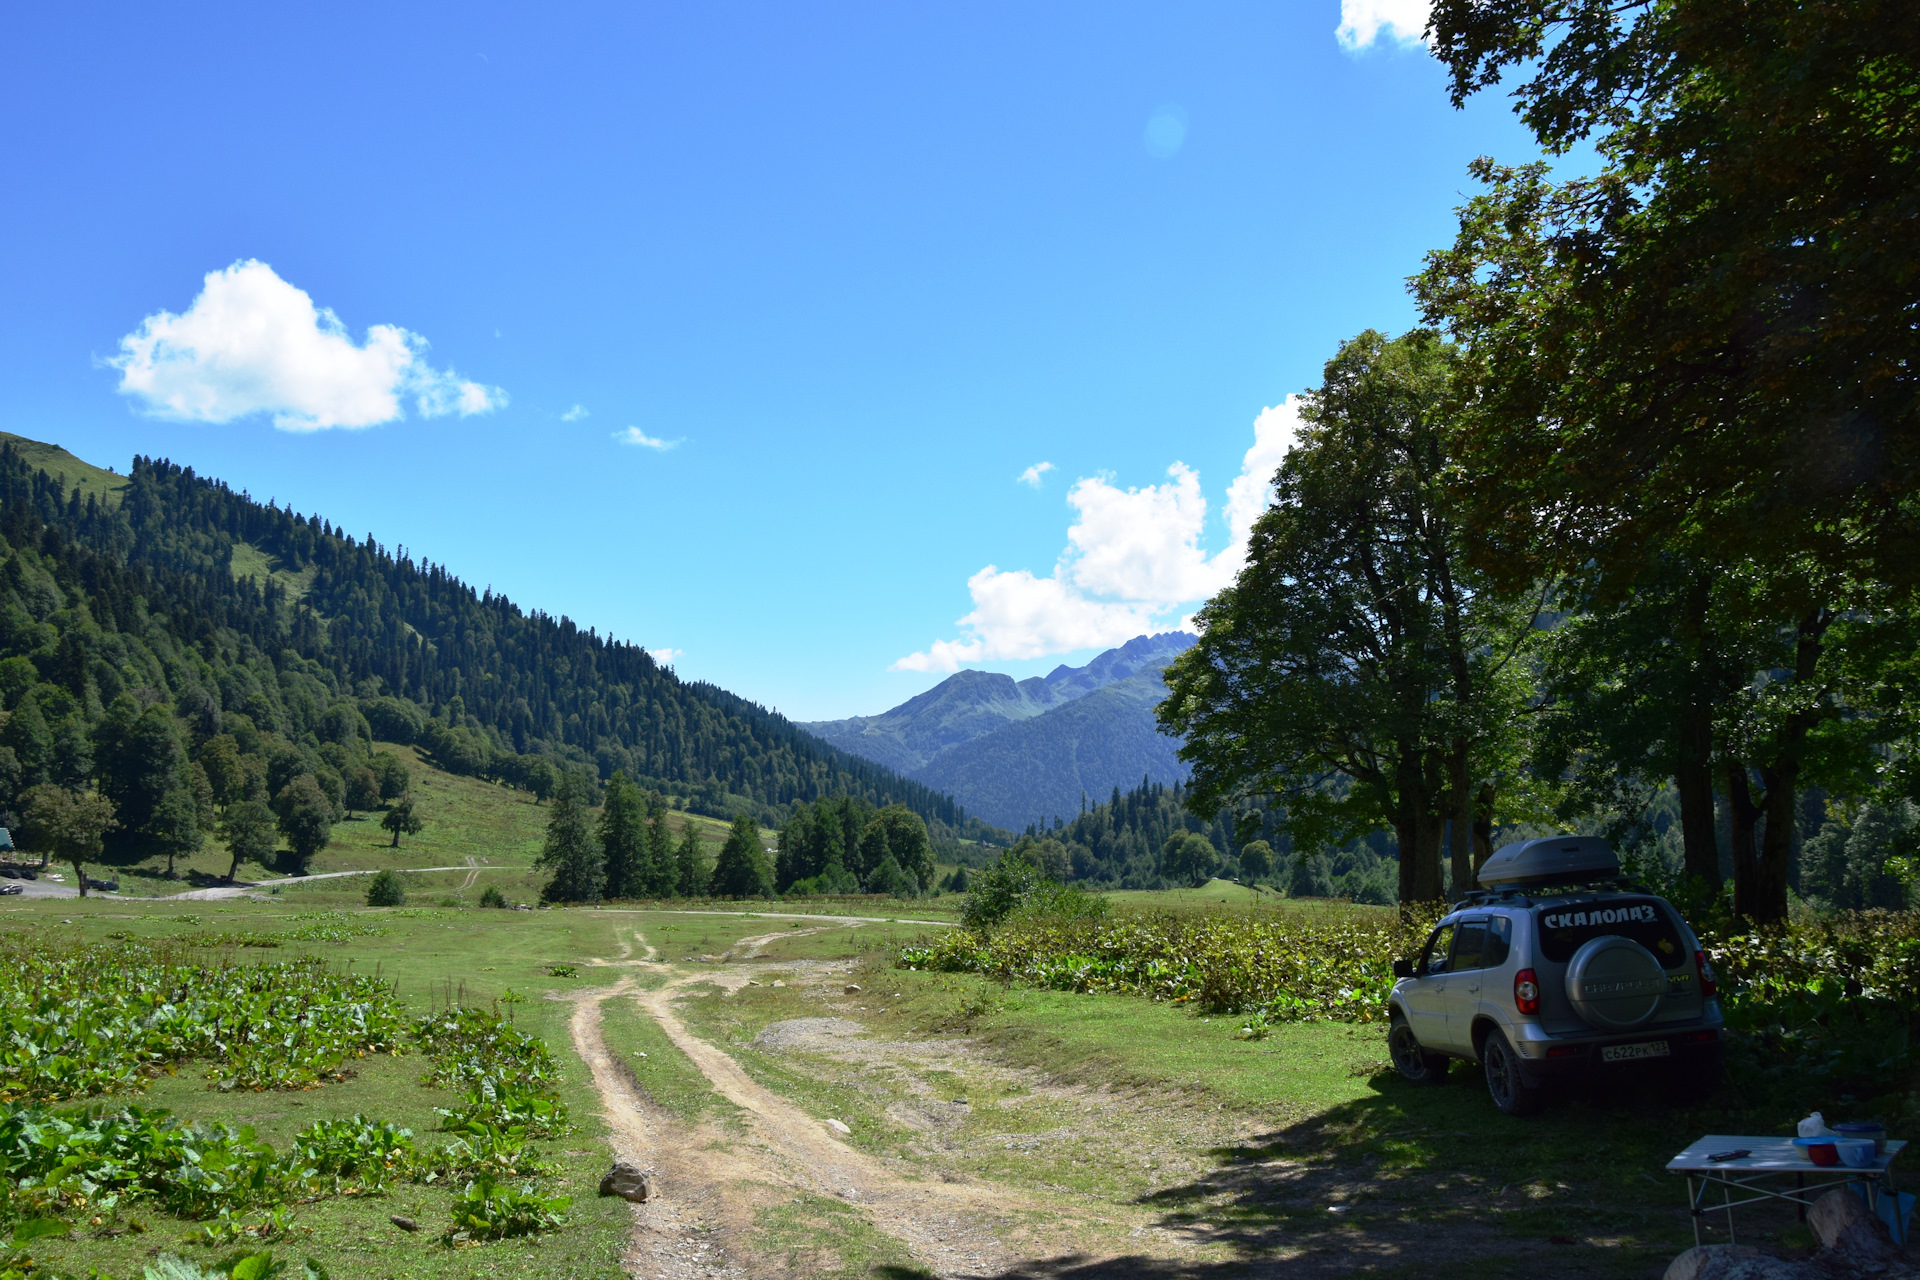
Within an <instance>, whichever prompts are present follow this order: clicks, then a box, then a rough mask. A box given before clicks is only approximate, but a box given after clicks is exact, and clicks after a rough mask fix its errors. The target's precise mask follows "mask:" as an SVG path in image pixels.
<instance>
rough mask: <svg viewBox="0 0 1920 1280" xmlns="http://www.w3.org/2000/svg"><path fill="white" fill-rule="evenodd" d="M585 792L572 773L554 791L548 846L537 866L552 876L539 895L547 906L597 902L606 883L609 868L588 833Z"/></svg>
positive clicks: (548, 822) (549, 821) (543, 850)
mask: <svg viewBox="0 0 1920 1280" xmlns="http://www.w3.org/2000/svg"><path fill="white" fill-rule="evenodd" d="M584 790H585V788H584V786H583V785H582V783H581V781H580V778H579V777H578V775H576V774H571V773H566V774H562V775H561V776H560V781H559V782H558V783H557V784H556V785H555V787H554V791H553V810H552V813H551V814H550V816H549V817H548V818H547V843H546V846H545V847H544V848H542V849H541V850H540V857H539V859H538V860H537V861H535V863H534V865H535V866H537V867H545V868H547V869H548V870H551V871H552V872H553V879H551V880H549V881H547V887H546V888H545V889H543V890H541V893H540V896H541V897H542V898H544V899H546V900H547V901H548V902H598V901H599V900H600V890H601V886H602V885H604V884H605V883H606V875H607V871H606V865H605V864H604V863H603V862H602V861H601V858H600V849H599V847H598V846H597V845H596V844H595V843H594V840H593V833H592V832H590V831H588V830H587V805H586V799H585V797H584V795H583V794H582V793H583V792H584Z"/></svg>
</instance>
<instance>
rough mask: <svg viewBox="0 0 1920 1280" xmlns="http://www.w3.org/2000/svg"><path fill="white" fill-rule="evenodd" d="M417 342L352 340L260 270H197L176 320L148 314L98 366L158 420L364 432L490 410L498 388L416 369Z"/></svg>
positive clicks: (382, 333) (261, 266)
mask: <svg viewBox="0 0 1920 1280" xmlns="http://www.w3.org/2000/svg"><path fill="white" fill-rule="evenodd" d="M426 352H427V340H426V339H425V338H422V337H421V336H420V335H419V334H417V333H412V332H409V331H408V330H406V329H402V328H399V327H398V326H396V325H388V324H377V325H374V326H372V327H371V328H369V329H368V330H367V337H366V341H365V342H355V341H354V340H353V335H352V334H351V333H349V332H348V331H347V327H346V326H345V325H344V324H342V323H341V322H340V318H339V317H338V316H336V315H335V314H334V313H333V312H332V311H331V310H330V309H328V308H325V307H316V306H315V305H314V302H313V299H312V298H311V297H310V296H308V294H307V292H306V290H304V289H300V288H296V287H295V286H293V285H291V284H288V283H287V282H286V281H285V280H282V279H281V278H280V277H279V276H278V275H277V274H275V273H274V270H273V268H272V267H270V266H268V265H267V264H266V263H264V262H258V261H254V260H252V259H249V260H247V261H245V262H236V263H234V264H233V265H232V266H230V267H227V268H226V269H224V270H221V271H214V272H210V273H208V275H207V277H206V280H205V284H204V287H203V288H202V289H201V291H200V294H199V296H198V297H196V298H195V299H194V300H193V302H192V304H191V305H190V306H188V307H187V309H186V311H184V312H182V313H181V314H179V315H175V314H174V313H173V312H171V311H157V312H155V313H154V314H152V315H150V316H148V317H147V318H146V319H145V320H143V321H141V322H140V327H139V328H138V329H135V330H134V331H133V332H132V333H130V334H128V335H127V336H126V337H124V338H122V339H121V340H120V354H119V355H117V356H115V357H113V358H112V359H110V360H109V361H107V363H108V364H110V365H111V366H112V367H114V368H116V369H118V370H120V392H121V394H123V395H127V396H131V397H133V398H134V399H135V400H137V401H139V402H140V404H141V406H142V407H143V408H144V409H145V410H146V411H147V412H149V413H152V414H154V415H155V416H158V417H164V418H175V419H181V420H185V421H190V422H232V421H234V420H235V419H238V418H246V417H251V416H252V415H254V414H265V415H266V416H268V417H270V418H272V419H273V425H274V426H276V427H278V428H280V429H281V430H282V431H320V430H324V429H326V428H329V427H346V428H358V427H372V426H378V425H379V424H380V423H383V422H393V421H395V420H397V419H400V418H404V417H405V416H406V413H407V409H408V407H409V402H411V408H412V409H413V411H414V412H416V413H418V414H419V415H420V416H421V417H423V418H437V417H445V416H447V415H450V414H458V415H459V416H460V417H463V418H464V417H470V416H471V415H473V414H477V413H489V412H491V411H493V410H495V409H498V408H500V407H502V406H503V405H505V404H506V403H507V393H506V392H504V391H502V390H501V389H500V388H498V387H488V386H483V385H481V384H480V383H478V382H471V381H468V380H467V379H465V378H462V377H460V376H459V375H458V374H456V373H454V372H453V371H451V370H445V371H442V370H438V369H435V368H433V367H432V366H431V365H429V364H428V363H427V361H426Z"/></svg>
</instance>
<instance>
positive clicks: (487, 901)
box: [480, 884, 507, 908]
mask: <svg viewBox="0 0 1920 1280" xmlns="http://www.w3.org/2000/svg"><path fill="white" fill-rule="evenodd" d="M480 905H481V906H483V907H501V908H504V907H505V906H506V905H507V895H505V894H504V893H501V892H500V887H499V886H498V885H491V884H490V885H488V886H487V887H486V888H484V889H482V890H481V891H480Z"/></svg>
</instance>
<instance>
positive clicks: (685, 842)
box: [674, 819, 707, 898]
mask: <svg viewBox="0 0 1920 1280" xmlns="http://www.w3.org/2000/svg"><path fill="white" fill-rule="evenodd" d="M674 862H675V864H676V866H675V871H676V872H677V874H678V875H679V878H680V881H679V884H678V885H677V886H676V887H677V888H678V889H679V890H680V896H681V897H683V898H698V897H700V896H702V895H703V894H705V893H706V892H707V859H706V855H704V854H702V853H701V852H700V829H699V828H698V827H696V826H695V825H694V824H693V822H692V820H691V819H689V820H688V822H687V825H686V827H685V829H684V830H683V831H682V833H681V836H680V849H679V852H678V853H676V854H675V855H674Z"/></svg>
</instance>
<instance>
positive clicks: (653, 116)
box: [0, 0, 1534, 719]
mask: <svg viewBox="0 0 1920 1280" xmlns="http://www.w3.org/2000/svg"><path fill="white" fill-rule="evenodd" d="M1347 4H1348V11H1347V12H1346V14H1345V15H1344V20H1345V21H1346V22H1347V23H1348V32H1347V39H1345V40H1344V41H1343V40H1341V39H1339V38H1337V37H1336V29H1337V28H1340V27H1341V25H1342V22H1343V13H1342V9H1341V4H1340V0H1325V2H1318V0H1316V2H1313V3H1308V2H1306V0H1285V2H1283V3H1278V4H1276V3H1272V2H1271V0H1268V2H1267V3H1259V4H1228V3H1220V4H1206V5H1172V4H1125V3H1112V2H1103V3H1099V4H1071V3H1059V4H1049V5H1041V6H1036V5H1013V4H993V3H983V4H971V5H965V6H961V5H946V6H936V5H897V4H890V5H881V4H871V5H862V4H819V3H816V4H809V5H746V4H732V3H714V4H702V5H678V6H663V5H622V6H593V5H565V4H547V5H540V6H527V5H516V6H495V5H486V4H475V3H463V4H460V5H441V6H435V5H429V4H418V5H408V6H396V5H391V4H382V5H378V6H372V5H355V4H350V3H338V2H336V3H332V4H329V5H325V6H305V7H301V8H299V9H296V8H295V7H294V6H227V7H223V6H216V5H201V6H194V7H191V8H189V7H184V6H182V7H173V6H166V5H152V4H147V5H141V6H137V7H136V6H132V5H126V6H107V7H86V8H77V7H74V6H58V5H39V6H29V5H14V6H9V7H8V9H7V10H6V11H5V14H4V16H0V164H4V167H5V172H6V174H7V180H6V182H5V183H4V185H0V260H3V261H4V281H5V283H4V289H3V290H0V428H4V429H6V430H10V431H14V432H18V433H20V434H23V435H29V436H35V437H39V438H43V439H51V440H55V441H58V442H59V443H61V444H63V445H65V446H67V447H68V448H70V449H72V450H73V451H74V452H76V453H78V454H80V455H81V456H83V457H86V458H88V459H90V460H92V461H95V462H98V463H100V464H102V465H107V464H111V465H114V466H116V467H120V468H122V469H124V467H125V465H126V463H127V460H128V459H129V458H130V457H131V456H132V455H133V454H135V453H136V452H138V453H147V454H152V455H157V456H167V457H171V458H173V459H174V460H175V461H178V462H181V463H185V464H189V465H191V466H193V467H195V468H196V469H197V470H199V471H200V472H202V473H205V474H211V475H215V476H219V477H222V478H224V479H226V480H228V481H230V482H231V483H233V484H234V485H235V486H236V487H241V488H245V489H247V490H249V491H250V492H252V493H253V494H254V495H255V496H256V497H260V498H269V497H271V498H274V499H277V500H278V501H279V502H280V503H281V504H283V505H284V504H285V503H287V502H289V501H291V502H292V503H293V504H294V506H295V507H296V508H298V509H299V510H301V511H315V512H319V513H321V514H323V515H325V516H326V517H327V518H329V519H331V520H333V521H335V522H337V523H340V524H342V525H344V526H345V527H346V528H348V529H350V530H353V531H354V532H355V533H356V534H357V533H360V532H363V531H371V532H373V533H375V534H376V535H377V536H378V537H379V539H380V540H381V541H382V542H383V543H386V544H387V545H389V546H392V545H395V544H401V545H404V546H405V547H407V548H408V550H409V552H410V553H412V554H414V555H416V556H425V557H427V558H430V559H432V560H434V561H436V562H440V563H445V564H447V565H448V566H449V567H450V568H451V569H452V570H453V571H454V572H456V573H458V574H460V575H461V576H462V577H464V578H466V579H468V580H470V581H472V582H473V583H474V584H475V585H476V586H487V585H491V586H492V587H494V588H495V589H496V590H501V591H505V592H506V593H507V594H508V595H510V596H512V597H513V598H514V599H515V600H517V601H519V602H520V603H521V604H523V605H525V606H529V607H538V608H543V609H546V610H548V611H550V612H553V613H565V614H568V615H570V616H572V617H574V618H575V619H577V620H578V621H580V622H581V623H582V625H592V626H595V627H598V628H599V629H600V630H601V631H602V632H612V633H613V634H615V635H617V636H620V637H622V638H627V639H632V640H636V641H638V642H641V643H643V644H645V645H647V647H649V648H652V649H656V650H672V651H675V655H674V662H675V665H676V667H677V668H678V669H679V671H680V672H681V674H682V675H683V676H687V677H690V678H698V679H705V680H711V681H714V682H716V683H718V684H721V685H723V686H726V687H727V688H730V689H733V690H735V691H737V692H739V693H741V694H744V695H746V696H748V697H751V698H754V699H756V700H759V701H761V702H764V703H766V704H768V705H770V706H774V707H777V708H779V709H780V710H782V711H784V712H786V713H787V714H789V715H791V716H794V717H795V718H798V719H813V718H828V717H837V716H843V715H850V714H856V713H871V712H874V711H878V710H880V709H882V708H884V707H887V706H891V705H892V704H894V703H896V702H899V701H900V700H902V699H903V698H906V697H909V696H911V695H912V694H914V693H917V692H919V691H920V690H922V689H924V688H926V687H928V686H930V685H931V684H933V683H934V682H935V681H937V680H939V679H941V678H942V677H943V676H944V674H945V672H946V671H947V670H948V669H951V668H952V667H953V666H954V665H956V664H959V663H965V664H968V665H979V666H985V667H989V668H991V669H995V670H1004V671H1009V672H1011V673H1013V674H1015V675H1016V676H1024V675H1027V674H1031V673H1033V672H1036V671H1044V670H1047V669H1049V668H1051V667H1052V666H1054V665H1055V664H1056V663H1059V662H1063V661H1066V662H1079V661H1083V660H1084V659H1085V658H1086V657H1087V656H1088V655H1089V654H1091V653H1092V652H1095V651H1097V650H1098V649H1099V648H1103V647H1106V645H1108V644H1111V643H1117V642H1118V641H1120V640H1124V639H1126V638H1127V636H1128V635H1131V634H1135V633H1136V632H1137V630H1139V629H1144V628H1146V627H1153V628H1155V629H1161V628H1165V627H1169V626H1173V625H1177V624H1178V622H1179V620H1180V619H1181V618H1182V617H1184V616H1186V615H1187V614H1189V613H1190V612H1191V611H1192V610H1193V608H1194V607H1196V606H1197V604H1198V603H1199V601H1200V600H1202V599H1204V597H1205V595H1206V593H1207V592H1209V591H1210V590H1212V589H1214V588H1215V587H1216V586H1217V585H1218V584H1219V583H1220V582H1222V581H1226V580H1230V578H1231V574H1232V570H1233V567H1234V565H1235V563H1236V556H1237V550H1236V548H1235V545H1234V543H1235V534H1236V531H1238V530H1242V529H1244V525H1245V523H1246V521H1247V520H1249V519H1251V516H1252V514H1253V513H1255V512H1257V509H1258V506H1259V501H1260V489H1261V486H1262V484H1263V483H1264V479H1265V475H1266V474H1267V473H1268V472H1270V470H1271V467H1272V465H1273V464H1274V463H1275V462H1276V461H1277V459H1278V457H1279V455H1280V453H1281V452H1282V451H1283V450H1284V447H1285V441H1286V435H1287V431H1288V427H1289V421H1290V417H1289V409H1288V407H1287V405H1286V397H1287V396H1288V395H1289V394H1290V393H1295V392H1298V391H1300V390H1301V389H1303V388H1304V387H1306V386H1308V385H1310V384H1312V383H1314V382H1316V381H1317V380H1318V373H1319V369H1320V366H1321V364H1322V362H1324V361H1325V359H1326V358H1327V357H1328V356H1329V355H1330V354H1331V353H1332V351H1333V349H1334V347H1335V345H1336V344H1337V343H1338V342H1339V341H1340V340H1341V339H1342V338H1344V337H1347V336H1350V335H1351V334H1353V333H1355V332H1358V331H1359V330H1361V329H1363V328H1367V327H1369V326H1371V327H1377V328H1382V329H1387V330H1398V329H1402V328H1405V327H1407V326H1408V325H1410V324H1411V323H1412V322H1413V320H1414V314H1413V309H1412V307H1411V305H1410V304H1409V301H1408V299H1407V297H1406V293H1405V288H1404V279H1405V277H1406V276H1407V275H1408V274H1409V273H1410V272H1412V271H1414V270H1415V269H1416V268H1417V267H1418V265H1419V262H1420V257H1421V254H1422V253H1423V252H1424V251H1426V250H1427V249H1430V248H1433V247H1436V246H1438V245H1441V244H1443V243H1445V242H1446V241H1447V240H1449V239H1450V238H1451V232H1452V227H1453V213H1452V210H1453V207H1454V206H1455V205H1457V204H1458V203H1459V202H1460V200H1461V198H1462V195H1463V194H1464V193H1465V191H1466V188H1467V178H1466V174H1465V166H1466V164H1467V162H1468V160H1469V159H1471V158H1472V157H1473V156H1475V155H1478V154H1482V153H1489V154H1496V155H1499V156H1501V157H1502V158H1503V159H1509V160H1522V159H1527V158H1530V157H1531V156H1532V155H1533V154H1534V149H1533V148H1532V146H1531V144H1530V142H1529V140H1528V139H1527V138H1526V136H1525V135H1524V133H1523V132H1522V131H1521V130H1520V128H1519V126H1518V125H1517V124H1516V123H1515V122H1514V121H1513V119H1512V117H1511V116H1510V114H1509V113H1508V111H1507V107H1506V104H1505V102H1504V101H1503V100H1502V99H1501V98H1500V97H1499V96H1498V95H1483V97H1482V98H1481V99H1480V100H1477V101H1475V102H1474V103H1473V104H1472V105H1471V106H1470V107H1469V108H1468V109H1467V110H1465V111H1455V110H1453V109H1452V108H1450V107H1449V106H1448V104H1447V101H1446V97H1445V93H1444V85H1443V80H1442V76H1441V73H1440V69H1439V67H1438V66H1437V64H1435V63H1434V62H1433V61H1432V60H1431V59H1430V58H1429V57H1428V56H1427V55H1426V54H1425V52H1424V51H1423V50H1422V49H1421V48H1420V47H1419V46H1418V44H1415V43H1409V42H1408V41H1406V40H1404V39H1401V38H1399V37H1400V36H1401V35H1402V34H1404V32H1405V30H1406V29H1408V28H1410V27H1411V28H1417V27H1418V25H1419V21H1420V17H1419V13H1420V10H1419V0H1347ZM1383 19H1384V20H1385V21H1386V25H1384V26H1380V27H1379V29H1378V30H1377V31H1372V27H1373V26H1374V25H1376V24H1377V23H1379V22H1380V21H1381V20H1383ZM1396 20H1397V21H1398V23H1399V24H1400V25H1399V26H1398V27H1396V26H1395V25H1393V24H1394V22H1395V21H1396ZM1369 33H1371V34H1372V38H1371V39H1370V40H1368V41H1367V42H1366V43H1365V44H1364V46H1360V45H1359V40H1360V38H1362V37H1365V36H1367V35H1368V34H1369ZM1356 46H1358V47H1356ZM248 264H252V265H248ZM316 309H318V310H316ZM328 313H330V316H329V314H328ZM336 324H337V327H335V326H336ZM1263 413H1264V414H1265V416H1264V418H1263V416H1262V415H1263ZM1257 421H1258V422H1260V423H1261V429H1260V431H1259V433H1258V435H1256V422H1257ZM1250 452H1251V455H1252V456H1251V459H1250V458H1249V454H1250ZM1043 464H1045V465H1043ZM1249 468H1251V469H1249ZM1170 469H1171V470H1170ZM1243 473H1244V475H1245V479H1244V480H1242V482H1241V483H1240V484H1239V486H1238V487H1237V488H1236V487H1234V482H1235V481H1236V479H1241V478H1242V476H1243ZM1023 476H1025V477H1026V478H1025V480H1024V481H1023V479H1022V477H1023ZM990 567H991V568H990ZM963 618H965V619H968V621H966V622H964V623H963V622H962V621H960V620H961V619H963Z"/></svg>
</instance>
